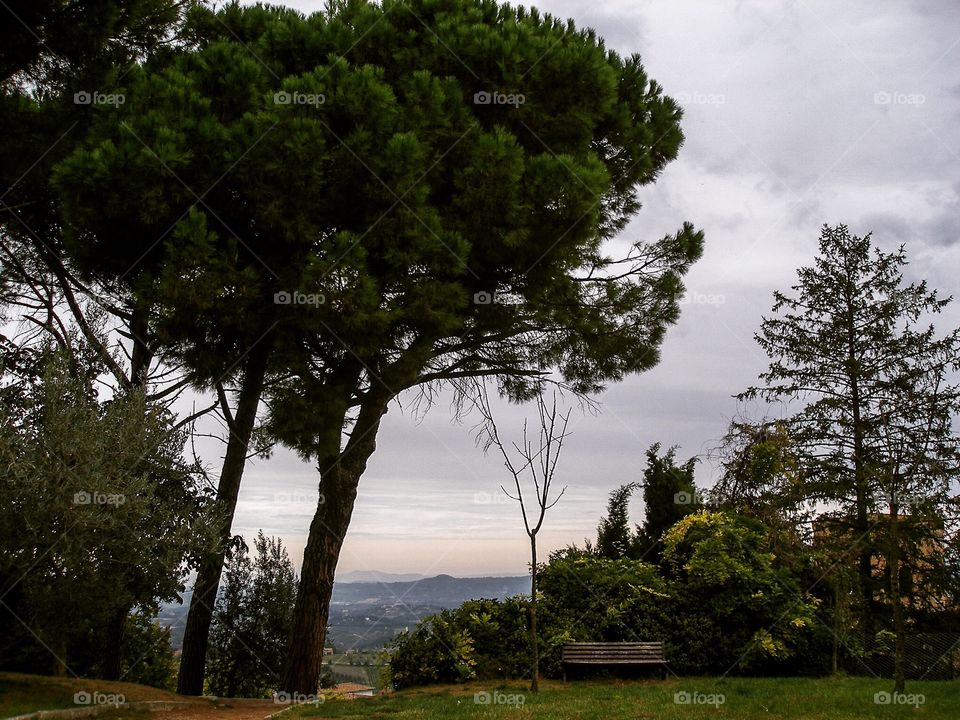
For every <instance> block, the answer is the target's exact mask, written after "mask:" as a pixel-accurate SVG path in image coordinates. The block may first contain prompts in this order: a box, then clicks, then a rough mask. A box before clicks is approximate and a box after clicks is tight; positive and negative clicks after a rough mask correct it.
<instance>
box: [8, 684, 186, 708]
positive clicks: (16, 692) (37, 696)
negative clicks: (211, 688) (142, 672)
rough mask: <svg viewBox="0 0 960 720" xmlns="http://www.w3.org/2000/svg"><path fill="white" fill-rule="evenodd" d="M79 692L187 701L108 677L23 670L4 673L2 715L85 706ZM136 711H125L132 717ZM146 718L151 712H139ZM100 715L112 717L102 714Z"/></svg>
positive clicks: (139, 698)
mask: <svg viewBox="0 0 960 720" xmlns="http://www.w3.org/2000/svg"><path fill="white" fill-rule="evenodd" d="M78 692H87V693H94V692H97V693H103V694H104V695H114V696H119V695H123V698H124V700H126V701H127V702H133V701H137V700H174V701H180V700H183V698H182V697H180V696H179V695H176V694H175V693H171V692H166V691H164V690H158V689H156V688H151V687H145V686H143V685H135V684H133V683H125V682H108V681H105V680H82V679H77V678H69V677H61V678H57V677H44V676H40V675H25V674H22V673H0V718H7V717H13V716H16V715H25V714H27V713H31V712H35V711H37V710H61V709H64V708H75V707H81V706H80V705H78V704H77V703H76V702H74V695H75V694H76V693H78ZM132 713H133V711H130V710H126V711H124V714H125V716H132ZM141 714H143V715H144V717H148V716H149V712H146V713H139V712H138V714H137V716H138V717H139V715H141ZM100 717H108V715H101V716H100Z"/></svg>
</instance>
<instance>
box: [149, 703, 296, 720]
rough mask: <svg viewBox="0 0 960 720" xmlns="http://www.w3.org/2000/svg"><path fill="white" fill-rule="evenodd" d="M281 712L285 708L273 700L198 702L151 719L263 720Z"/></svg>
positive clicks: (158, 711) (152, 714) (163, 711)
mask: <svg viewBox="0 0 960 720" xmlns="http://www.w3.org/2000/svg"><path fill="white" fill-rule="evenodd" d="M181 699H182V698H181ZM280 710H283V706H280V705H277V704H276V703H274V702H273V701H272V700H239V699H238V700H230V699H223V700H215V701H211V700H197V701H195V702H191V703H190V704H189V705H187V706H183V707H176V708H172V709H170V710H157V711H155V712H153V713H151V715H150V717H151V718H155V720H214V719H215V718H216V719H217V720H221V719H222V720H263V718H266V717H268V716H270V715H273V714H274V713H276V712H279V711H280Z"/></svg>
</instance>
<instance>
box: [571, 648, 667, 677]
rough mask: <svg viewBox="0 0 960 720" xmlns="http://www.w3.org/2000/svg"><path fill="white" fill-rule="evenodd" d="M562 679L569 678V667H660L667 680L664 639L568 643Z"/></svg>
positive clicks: (661, 675) (661, 674)
mask: <svg viewBox="0 0 960 720" xmlns="http://www.w3.org/2000/svg"><path fill="white" fill-rule="evenodd" d="M561 660H562V664H563V681H564V682H566V681H567V666H568V665H571V666H615V667H643V666H650V665H653V666H657V667H659V668H660V677H662V678H663V679H664V680H666V679H667V659H666V658H665V657H664V655H663V643H662V642H601V643H567V644H566V645H564V646H563V653H562V655H561Z"/></svg>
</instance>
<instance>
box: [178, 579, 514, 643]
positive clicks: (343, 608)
mask: <svg viewBox="0 0 960 720" xmlns="http://www.w3.org/2000/svg"><path fill="white" fill-rule="evenodd" d="M529 592H530V578H529V577H528V576H523V575H521V576H519V577H516V576H514V577H453V576H451V575H437V576H435V577H424V576H422V575H419V574H417V573H401V574H398V573H386V572H379V571H377V570H363V571H354V572H348V573H344V574H343V575H340V576H338V577H337V579H336V581H335V582H334V584H333V597H332V598H331V608H330V634H329V642H332V643H335V644H336V645H337V646H338V647H355V648H357V649H364V648H375V647H381V646H383V645H384V644H386V643H388V642H389V641H390V639H391V638H392V637H393V636H394V635H395V634H396V633H397V632H398V631H400V630H403V629H405V628H409V627H411V626H413V625H415V624H416V623H417V621H418V620H420V619H421V618H423V617H425V616H427V615H431V614H433V613H436V612H439V611H440V610H444V609H452V608H455V607H457V606H459V605H461V604H462V603H464V602H465V601H467V600H478V599H480V598H488V599H496V600H502V599H504V598H507V597H510V596H512V595H520V594H523V593H529ZM182 597H183V604H182V605H181V604H176V603H168V604H165V605H163V606H162V607H161V608H160V616H159V619H160V622H161V623H162V624H163V625H166V626H169V627H170V629H171V640H172V642H173V647H174V648H179V647H180V646H181V644H182V642H183V629H184V626H185V625H186V621H187V611H188V610H189V609H190V597H191V591H189V590H188V591H186V592H185V593H183V596H182Z"/></svg>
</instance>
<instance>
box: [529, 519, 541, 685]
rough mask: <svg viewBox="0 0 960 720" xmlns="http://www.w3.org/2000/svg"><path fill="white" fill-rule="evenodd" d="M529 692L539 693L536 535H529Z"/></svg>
mask: <svg viewBox="0 0 960 720" xmlns="http://www.w3.org/2000/svg"><path fill="white" fill-rule="evenodd" d="M530 651H531V653H532V655H533V657H532V664H531V667H530V674H531V676H532V677H531V680H530V692H533V693H537V692H540V647H539V645H538V644H537V534H536V533H532V534H531V535H530Z"/></svg>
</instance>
